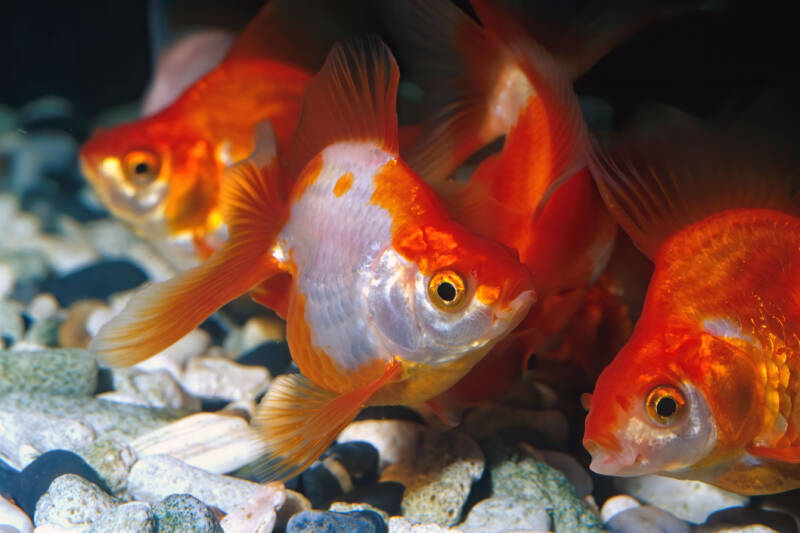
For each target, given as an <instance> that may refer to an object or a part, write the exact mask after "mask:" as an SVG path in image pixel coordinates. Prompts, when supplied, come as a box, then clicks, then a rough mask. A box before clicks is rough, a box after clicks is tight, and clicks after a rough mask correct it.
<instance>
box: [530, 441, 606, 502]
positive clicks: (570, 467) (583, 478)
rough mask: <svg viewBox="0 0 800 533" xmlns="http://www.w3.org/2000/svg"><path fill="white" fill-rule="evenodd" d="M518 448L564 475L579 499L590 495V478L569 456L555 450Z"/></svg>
mask: <svg viewBox="0 0 800 533" xmlns="http://www.w3.org/2000/svg"><path fill="white" fill-rule="evenodd" d="M520 446H521V447H522V448H523V449H525V451H526V452H527V451H528V450H530V453H531V455H532V456H533V457H535V458H537V459H541V460H542V461H544V462H545V463H547V464H548V465H550V466H552V467H553V468H555V469H556V470H558V471H559V472H561V473H562V474H564V476H565V477H566V478H567V480H568V481H569V482H570V483H572V486H573V487H575V492H576V494H577V495H578V497H579V498H584V497H586V496H588V495H590V494H591V493H592V489H593V486H594V483H593V482H592V476H591V475H590V474H589V472H588V471H587V470H586V469H585V468H584V467H583V466H581V464H580V463H579V462H578V461H576V460H575V458H574V457H572V456H571V455H568V454H566V453H564V452H560V451H556V450H536V449H533V448H531V447H529V446H527V445H525V444H524V443H523V444H521V445H520Z"/></svg>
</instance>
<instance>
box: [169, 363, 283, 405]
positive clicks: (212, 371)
mask: <svg viewBox="0 0 800 533" xmlns="http://www.w3.org/2000/svg"><path fill="white" fill-rule="evenodd" d="M269 381H270V375H269V370H267V369H266V368H264V367H261V366H245V365H240V364H239V363H236V362H235V361H231V360H230V359H225V358H222V357H196V358H194V359H192V360H191V361H189V362H188V364H187V365H186V370H185V371H184V373H183V378H182V379H181V385H183V388H184V389H186V390H187V391H188V392H190V393H191V394H194V395H195V396H200V397H202V398H222V399H225V400H228V401H238V400H251V399H254V398H256V397H257V396H258V395H259V394H261V393H262V392H264V391H265V390H267V387H268V386H269Z"/></svg>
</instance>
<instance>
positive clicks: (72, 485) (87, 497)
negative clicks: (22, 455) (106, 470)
mask: <svg viewBox="0 0 800 533" xmlns="http://www.w3.org/2000/svg"><path fill="white" fill-rule="evenodd" d="M116 505H117V502H116V501H115V500H114V498H112V497H111V496H109V495H108V494H106V493H105V492H103V490H102V489H100V487H98V486H97V485H95V484H94V483H90V482H88V481H86V480H85V479H83V478H82V477H80V476H76V475H74V474H64V475H63V476H59V477H57V478H55V479H54V480H53V482H52V483H50V487H49V488H48V489H47V492H45V493H44V494H43V495H42V496H41V497H40V498H39V501H38V502H37V503H36V512H35V513H34V515H33V523H34V524H36V525H37V526H41V525H43V524H51V525H54V526H58V527H64V528H70V527H79V526H88V525H89V524H91V523H93V522H94V521H96V520H97V519H99V518H100V517H101V516H102V515H103V514H105V513H107V512H108V511H110V510H111V509H113V508H114V507H115V506H116Z"/></svg>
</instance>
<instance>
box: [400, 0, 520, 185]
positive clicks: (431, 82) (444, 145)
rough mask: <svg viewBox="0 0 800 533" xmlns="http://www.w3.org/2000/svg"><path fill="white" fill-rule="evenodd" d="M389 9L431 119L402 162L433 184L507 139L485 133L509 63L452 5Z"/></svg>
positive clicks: (408, 71)
mask: <svg viewBox="0 0 800 533" xmlns="http://www.w3.org/2000/svg"><path fill="white" fill-rule="evenodd" d="M387 6H388V7H387V11H388V15H387V18H389V19H390V20H391V21H392V24H391V25H390V28H391V29H392V31H393V35H392V37H393V39H394V40H395V41H397V50H398V52H399V53H400V59H401V60H402V63H403V65H404V75H408V76H409V77H410V78H411V79H412V80H413V81H414V82H415V83H417V84H418V85H420V87H421V88H422V89H423V91H424V93H425V105H426V107H427V108H428V109H429V110H430V111H431V113H432V117H431V119H430V120H429V121H428V123H427V124H426V125H425V127H424V128H423V132H424V133H423V134H422V135H420V136H419V138H418V139H417V142H416V143H415V145H414V146H413V147H411V148H410V149H409V150H408V153H407V154H404V156H405V159H406V161H407V162H408V163H409V165H410V166H411V167H412V168H413V169H414V170H416V171H417V173H419V175H420V176H422V177H423V179H425V180H426V181H427V182H428V183H430V184H433V185H434V186H436V184H438V183H441V182H443V181H444V180H446V179H447V178H449V177H450V175H451V174H452V173H453V171H455V169H456V168H458V167H459V166H460V165H461V163H463V162H464V161H465V160H466V159H467V158H468V157H469V156H470V155H472V154H473V153H475V152H477V151H478V150H480V148H482V147H483V146H485V145H487V144H489V143H491V142H492V141H493V140H495V139H497V138H498V137H500V136H501V135H502V134H503V133H504V132H502V131H491V132H487V131H482V130H483V125H484V122H485V121H486V117H487V116H488V114H489V105H490V99H491V98H490V97H491V93H492V91H493V89H494V86H495V84H496V82H497V79H498V77H499V76H500V75H501V73H502V71H503V68H504V66H506V65H507V64H509V63H510V62H511V60H512V59H511V57H510V55H509V53H508V51H507V50H506V49H505V48H504V47H503V46H502V44H501V43H500V42H499V41H498V40H497V39H495V38H493V37H492V36H490V35H487V34H486V32H484V31H483V29H482V28H481V27H480V26H478V24H477V23H476V22H475V21H474V20H472V19H471V18H470V17H469V16H468V15H467V14H466V13H464V12H463V11H461V10H460V9H459V8H458V7H457V6H456V5H455V4H453V3H452V2H450V1H449V0H448V1H444V0H441V1H429V0H392V1H391V2H389V3H388V4H387Z"/></svg>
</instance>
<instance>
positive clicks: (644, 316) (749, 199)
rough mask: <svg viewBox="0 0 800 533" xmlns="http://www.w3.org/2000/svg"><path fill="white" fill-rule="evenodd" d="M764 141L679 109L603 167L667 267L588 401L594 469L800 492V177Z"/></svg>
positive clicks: (620, 146)
mask: <svg viewBox="0 0 800 533" xmlns="http://www.w3.org/2000/svg"><path fill="white" fill-rule="evenodd" d="M792 127H794V126H792ZM767 131H768V130H767V129H766V128H765V127H764V128H762V127H752V126H749V127H744V126H741V125H739V126H736V127H730V128H727V127H726V128H724V129H723V128H718V127H713V126H708V125H705V124H698V123H696V121H693V120H691V119H689V118H688V117H686V116H685V115H679V114H676V113H674V112H673V113H671V115H669V116H665V117H662V122H661V127H660V128H658V129H654V128H652V127H649V128H648V129H644V128H638V129H637V130H635V131H634V132H633V133H631V134H628V135H627V136H624V137H622V138H621V139H619V140H617V141H616V142H614V143H612V145H611V146H610V147H609V148H607V149H598V150H597V152H596V154H595V156H594V157H593V158H592V162H591V168H592V174H593V176H594V177H595V178H596V179H597V182H598V184H599V186H600V189H601V192H602V194H603V197H604V199H605V201H606V202H607V204H608V206H609V208H610V210H611V211H612V213H614V215H615V217H616V219H617V220H618V222H619V223H620V225H621V227H622V228H623V229H624V230H625V232H626V233H627V234H628V235H630V236H631V238H632V239H633V241H634V243H635V244H636V245H637V246H638V247H639V248H640V249H641V250H642V251H643V252H644V253H645V254H647V256H648V257H650V259H651V260H652V261H653V263H654V269H653V275H652V278H651V280H650V284H649V287H648V289H647V293H646V296H645V299H644V304H643V307H642V312H641V316H640V318H639V320H638V321H637V323H636V325H635V327H634V331H633V334H632V336H631V337H630V339H628V341H627V342H626V344H625V345H624V346H623V348H622V349H621V350H620V351H619V353H618V354H617V355H616V357H615V358H614V359H613V361H612V362H611V363H610V364H609V365H608V366H607V367H606V368H605V369H604V370H603V371H602V373H601V375H600V377H599V379H598V380H597V383H596V386H595V388H594V393H593V394H592V395H590V396H587V397H586V398H585V400H586V401H585V403H586V404H587V406H588V408H589V412H588V416H587V418H586V424H585V434H584V439H583V444H584V446H585V448H586V449H587V450H588V451H589V453H590V454H591V456H592V462H591V468H592V470H594V471H595V472H598V473H601V474H607V475H615V476H637V475H643V474H652V473H660V474H663V475H668V476H672V477H677V478H687V479H696V480H700V481H705V482H708V483H712V484H714V485H717V486H719V487H722V488H723V489H727V490H730V491H734V492H738V493H742V494H768V493H774V492H780V491H785V490H789V489H795V488H798V487H800V381H798V376H799V375H800V337H798V334H799V333H800V297H798V292H797V284H798V280H800V218H798V216H799V215H800V202H799V201H798V200H800V198H798V196H797V191H798V185H800V181H798V168H799V167H798V165H797V162H796V159H795V156H794V155H793V154H792V151H793V150H795V149H796V148H795V147H793V146H790V147H787V148H786V149H784V148H782V147H780V145H781V144H782V143H783V142H784V138H782V137H783V136H780V137H777V138H772V137H770V135H769V134H768V133H767ZM789 131H791V130H789ZM773 137H774V136H773Z"/></svg>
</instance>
